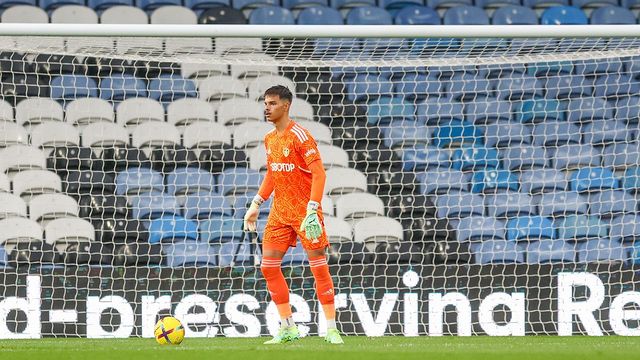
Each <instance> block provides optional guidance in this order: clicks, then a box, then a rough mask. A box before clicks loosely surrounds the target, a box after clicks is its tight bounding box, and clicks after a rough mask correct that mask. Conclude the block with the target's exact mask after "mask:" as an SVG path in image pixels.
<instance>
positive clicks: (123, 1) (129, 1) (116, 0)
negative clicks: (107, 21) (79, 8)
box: [87, 0, 133, 11]
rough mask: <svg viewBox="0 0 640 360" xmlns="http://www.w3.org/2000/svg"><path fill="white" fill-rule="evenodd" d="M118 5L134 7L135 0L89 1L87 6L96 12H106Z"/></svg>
mask: <svg viewBox="0 0 640 360" xmlns="http://www.w3.org/2000/svg"><path fill="white" fill-rule="evenodd" d="M118 5H124V6H133V0H87V6H88V7H90V8H92V9H93V10H95V11H101V10H106V9H107V8H110V7H112V6H118Z"/></svg>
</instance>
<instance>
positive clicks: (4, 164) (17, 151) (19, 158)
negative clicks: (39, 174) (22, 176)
mask: <svg viewBox="0 0 640 360" xmlns="http://www.w3.org/2000/svg"><path fill="white" fill-rule="evenodd" d="M46 168H47V155H46V154H45V153H44V152H43V151H42V150H40V149H38V148H37V147H34V146H28V145H22V144H18V145H12V146H9V147H6V148H4V149H1V150H0V172H2V173H5V174H7V175H8V176H9V178H11V177H13V175H14V174H15V173H17V172H19V171H24V170H33V169H46Z"/></svg>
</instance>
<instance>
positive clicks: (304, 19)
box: [298, 6, 344, 40]
mask: <svg viewBox="0 0 640 360" xmlns="http://www.w3.org/2000/svg"><path fill="white" fill-rule="evenodd" d="M298 24H299V25H342V24H344V19H343V18H342V15H341V14H340V12H339V11H338V10H336V9H333V8H329V7H323V6H312V7H308V8H306V9H304V10H302V11H300V13H299V14H298ZM325 40H326V39H325Z"/></svg>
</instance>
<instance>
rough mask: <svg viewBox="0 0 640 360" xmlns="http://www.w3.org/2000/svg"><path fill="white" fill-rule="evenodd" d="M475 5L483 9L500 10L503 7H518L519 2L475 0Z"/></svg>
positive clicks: (512, 0)
mask: <svg viewBox="0 0 640 360" xmlns="http://www.w3.org/2000/svg"><path fill="white" fill-rule="evenodd" d="M475 5H476V6H477V7H481V8H484V9H500V8H503V7H505V6H518V5H520V0H475Z"/></svg>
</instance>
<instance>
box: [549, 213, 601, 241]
mask: <svg viewBox="0 0 640 360" xmlns="http://www.w3.org/2000/svg"><path fill="white" fill-rule="evenodd" d="M554 225H555V227H556V230H557V231H558V239H560V240H565V241H584V240H589V239H604V238H606V237H607V236H608V234H609V227H608V226H607V224H605V223H603V222H601V221H600V219H598V218H597V217H595V216H588V215H569V216H566V217H561V218H558V219H556V221H555V222H554Z"/></svg>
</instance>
